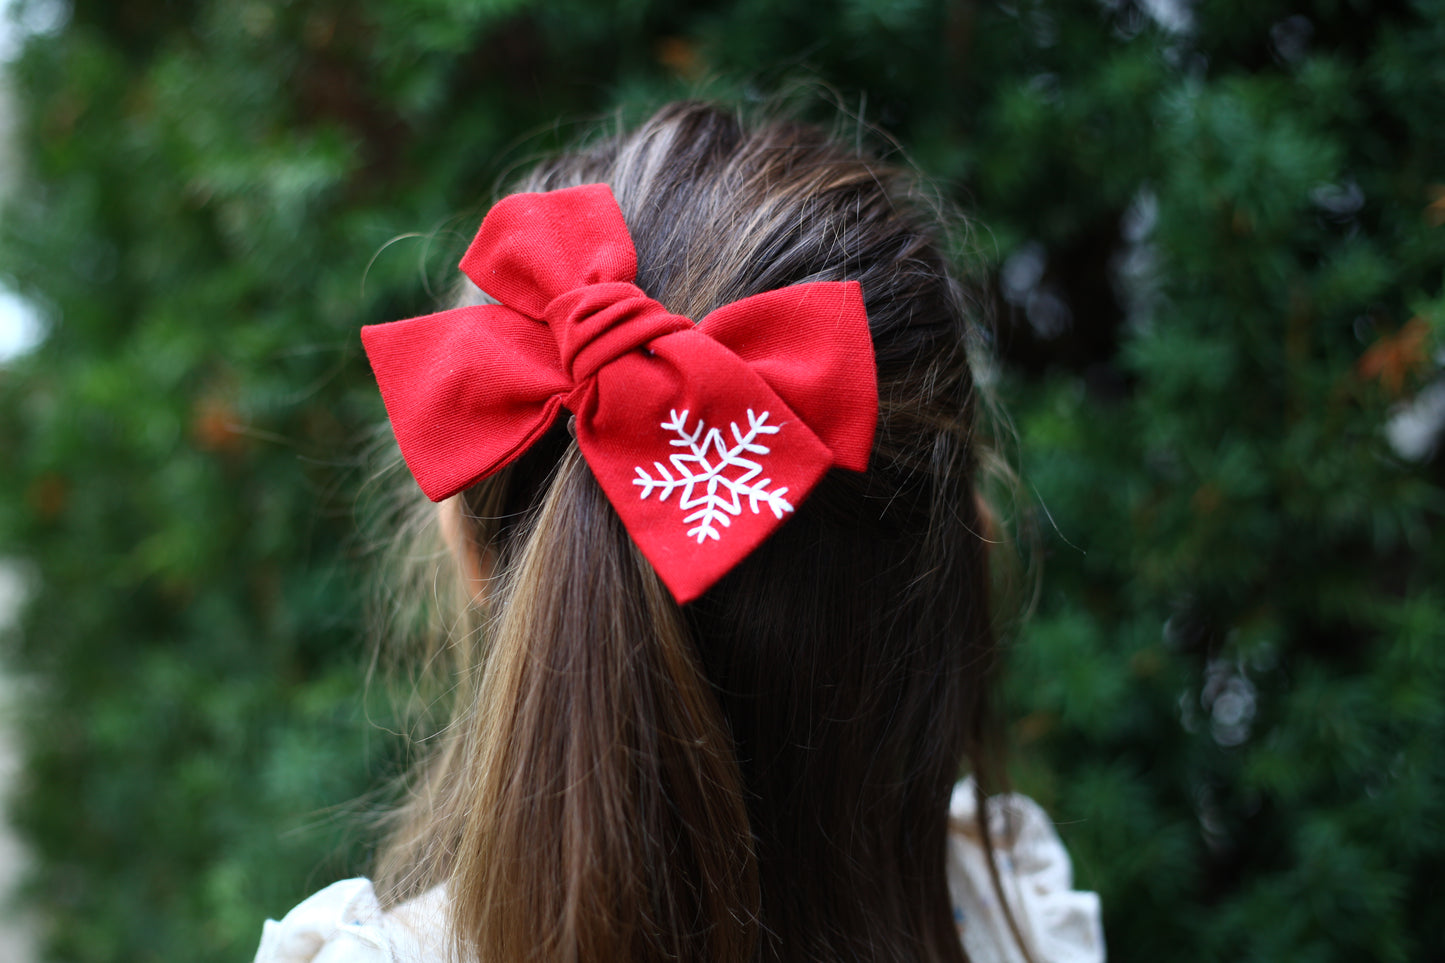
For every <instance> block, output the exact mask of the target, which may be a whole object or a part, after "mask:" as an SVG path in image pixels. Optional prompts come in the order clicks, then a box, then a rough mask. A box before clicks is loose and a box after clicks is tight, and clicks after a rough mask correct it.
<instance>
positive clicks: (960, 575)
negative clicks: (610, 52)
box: [383, 104, 995, 960]
mask: <svg viewBox="0 0 1445 963" xmlns="http://www.w3.org/2000/svg"><path fill="white" fill-rule="evenodd" d="M596 182H602V183H606V184H608V185H610V187H611V189H612V193H613V195H614V196H615V197H616V200H617V203H618V205H619V206H620V208H621V210H622V213H623V216H624V218H625V220H626V222H627V228H628V231H629V233H630V234H631V237H632V241H633V244H634V246H635V247H636V250H637V265H638V271H637V284H638V286H639V287H641V288H642V289H643V290H644V291H645V292H646V293H647V294H648V295H649V296H651V297H652V298H654V299H656V300H657V301H660V302H661V303H662V304H664V305H665V306H666V307H667V308H668V309H669V310H670V311H672V312H674V313H676V314H680V315H685V316H687V317H690V318H702V317H703V316H705V315H707V314H708V313H709V312H710V311H712V310H714V309H715V308H718V307H720V306H722V305H724V304H728V303H731V302H734V301H737V300H739V299H741V298H745V297H748V296H750V295H754V294H759V293H761V292H765V291H770V290H774V289H777V288H782V287H785V286H788V285H792V284H798V283H802V282H808V281H845V280H847V281H858V282H860V283H861V285H862V290H863V295H864V299H865V303H866V307H867V313H868V323H869V327H870V330H871V333H872V338H873V346H874V353H875V356H876V362H877V375H878V391H879V421H878V430H877V435H876V440H875V443H874V449H873V453H872V458H871V461H870V467H869V469H868V471H867V472H866V473H854V472H848V471H837V470H835V471H833V472H831V473H829V475H828V476H826V477H825V478H824V480H823V481H822V482H821V483H820V484H819V485H818V487H817V488H816V489H815V490H814V491H813V492H812V494H811V495H810V496H809V497H808V499H807V500H806V501H804V502H803V503H802V504H800V505H798V506H797V510H796V512H795V513H794V514H793V516H792V517H791V518H790V519H789V520H788V521H787V523H786V524H784V525H783V526H782V527H781V528H780V529H778V530H777V531H776V532H775V533H774V534H773V535H772V536H771V537H770V538H769V539H768V540H767V541H765V542H764V543H763V544H762V545H761V546H760V547H759V548H758V549H756V550H755V551H754V552H753V553H752V554H751V555H749V556H748V557H747V558H746V559H745V560H744V561H743V562H742V563H741V564H739V565H738V566H737V567H736V568H734V569H733V570H732V571H731V572H730V573H729V574H728V575H726V576H725V577H723V578H722V580H721V581H719V582H717V583H716V584H715V585H714V586H713V587H712V588H711V589H710V590H708V591H707V592H706V594H704V595H703V596H702V597H701V598H699V599H698V600H697V601H695V602H693V603H691V604H689V605H687V606H679V605H678V604H677V603H676V602H675V601H674V599H673V597H672V595H671V594H670V593H669V592H668V591H667V589H666V588H665V587H664V586H663V584H662V583H661V582H660V581H659V579H658V577H657V575H656V574H655V573H654V571H653V570H652V568H651V566H650V565H649V564H648V562H647V560H646V559H645V558H643V556H642V555H641V554H640V552H639V551H638V550H637V548H636V547H635V546H634V544H633V543H632V541H631V539H630V538H629V536H628V534H627V532H626V530H624V528H623V527H622V525H621V523H620V522H619V520H618V517H617V514H616V512H615V511H614V510H613V508H612V506H611V505H610V504H609V502H608V500H607V498H606V497H605V496H604V494H603V492H602V491H601V489H600V488H599V486H598V484H597V482H596V481H595V479H594V478H593V476H592V474H591V472H590V470H589V468H588V466H587V464H586V462H584V461H583V460H582V458H581V457H580V456H579V454H578V451H577V449H576V445H575V442H574V440H573V438H572V436H571V435H570V434H569V431H568V429H567V427H566V425H565V422H559V424H558V427H556V428H554V429H552V430H551V431H550V432H549V433H548V434H547V435H546V436H545V437H543V438H542V439H541V440H540V441H539V442H538V443H537V444H535V445H534V446H533V447H532V448H531V449H530V450H529V451H528V452H527V453H526V454H525V455H524V456H522V457H521V458H520V459H518V460H517V461H515V462H513V463H512V464H511V465H510V466H509V467H507V468H506V469H504V470H503V471H502V472H500V473H499V474H497V475H494V476H492V477H490V478H488V479H486V480H484V481H482V482H480V483H478V484H476V485H474V486H472V487H471V488H469V489H468V490H466V491H465V492H463V493H462V494H460V495H458V496H456V498H455V499H454V503H453V504H451V505H449V506H447V507H446V508H445V509H444V510H446V511H448V512H451V513H452V514H451V515H450V518H449V523H450V524H451V525H452V532H453V538H452V541H453V542H454V543H455V544H456V545H457V546H458V554H459V556H460V557H459V560H458V561H459V565H460V566H461V567H462V568H463V569H464V570H469V571H470V572H471V573H472V574H473V576H474V577H475V576H476V575H477V574H478V573H483V574H485V576H486V579H485V581H486V588H485V591H484V592H483V597H484V598H483V600H482V601H481V602H480V603H479V604H480V606H481V608H482V609H483V615H484V618H483V620H482V622H483V627H482V628H481V630H480V631H479V632H477V633H476V634H475V636H474V637H469V638H468V639H466V640H459V641H458V642H457V643H456V644H455V646H454V647H455V648H456V651H457V654H458V658H457V660H456V665H455V666H454V668H453V671H454V672H455V673H456V674H457V676H458V678H457V679H456V680H455V685H456V689H455V693H456V695H455V699H456V702H455V714H454V721H453V723H452V724H451V725H450V726H449V727H448V728H447V729H446V730H445V731H444V732H443V734H442V735H441V736H439V737H438V741H439V747H438V749H437V751H436V752H435V754H434V756H433V758H432V760H431V762H430V763H429V768H428V769H427V770H426V775H425V777H424V778H423V779H422V781H421V782H420V784H419V786H418V788H417V790H416V793H415V795H414V796H413V797H412V800H411V801H410V802H409V804H408V805H407V807H406V808H405V809H404V810H403V813H402V815H401V819H400V821H399V823H398V829H397V831H396V834H395V836H394V838H393V841H392V846H391V848H390V850H389V852H388V853H387V854H386V856H385V858H384V861H383V863H384V865H383V869H384V871H386V873H387V874H388V875H389V876H390V878H391V881H392V883H393V886H394V887H395V889H394V895H395V896H396V897H398V898H399V897H402V896H405V895H407V894H408V893H412V892H415V891H417V890H418V889H420V888H424V887H427V886H431V885H435V884H438V883H445V884H446V885H447V886H448V895H449V898H450V901H451V903H450V905H451V907H452V915H453V919H452V923H453V925H454V927H455V936H456V939H457V945H458V948H459V949H460V950H461V951H462V952H463V953H464V954H466V955H469V956H472V957H475V958H479V959H483V960H502V959H507V960H511V959H532V958H553V957H556V958H563V957H566V958H577V959H599V960H622V959H626V960H653V959H657V960H661V959H689V960H691V959H695V960H748V959H755V958H757V959H814V958H816V959H860V960H861V959H959V958H961V950H960V949H959V947H958V940H957V934H956V930H955V927H954V922H953V920H952V918H951V912H950V908H949V907H950V904H949V899H948V893H947V888H946V880H945V877H944V852H945V838H946V821H947V806H948V800H949V795H950V791H951V788H952V786H953V784H954V781H955V780H956V779H957V778H958V776H959V774H960V770H961V769H962V768H963V767H965V766H971V767H972V768H973V769H974V770H975V771H979V770H983V772H982V774H983V775H984V776H985V777H987V776H989V775H991V772H990V771H989V769H990V766H991V755H990V746H989V740H988V730H987V720H988V695H989V692H990V689H991V685H992V674H993V666H994V662H995V659H994V640H993V634H992V628H991V619H990V615H989V606H988V595H989V587H988V582H989V580H988V576H987V571H986V562H987V552H986V544H985V538H984V534H983V533H984V522H983V520H982V519H981V517H980V513H979V510H978V507H977V506H978V504H979V502H978V499H977V496H976V493H975V484H976V480H977V475H978V466H979V460H980V459H979V455H980V453H979V451H978V448H977V441H976V438H975V419H976V409H977V407H978V401H977V399H976V397H975V392H974V386H973V383H972V379H971V377H970V368H969V364H968V358H967V356H966V351H965V348H966V343H967V342H968V341H969V337H968V325H969V318H968V317H967V314H966V312H967V303H966V302H965V300H964V299H963V297H962V295H961V292H960V289H959V286H958V285H957V284H956V283H955V282H954V281H953V280H952V279H951V278H950V275H949V272H948V269H947V267H946V264H945V258H944V254H943V252H942V251H941V249H940V242H941V238H940V236H939V227H938V224H937V218H936V216H935V215H934V214H933V213H932V211H931V209H930V207H929V206H928V205H927V204H925V203H923V202H922V201H921V199H920V197H919V195H918V193H917V190H916V188H915V186H914V185H913V183H912V182H911V181H910V179H909V178H908V177H907V176H906V175H905V174H904V173H902V172H900V171H899V170H896V169H894V168H892V167H890V166H888V165H886V164H883V163H880V162H878V161H875V160H873V159H870V158H868V157H866V156H860V154H859V153H857V152H856V151H855V150H853V149H850V148H845V147H842V146H840V145H839V144H837V143H835V142H834V141H832V140H830V139H829V138H828V137H827V136H825V135H824V134H823V133H821V132H819V131H817V130H814V129H813V128H810V127H807V126H802V125H799V124H794V123H786V122H770V123H761V124H756V125H749V124H746V123H743V122H741V121H740V120H739V119H738V118H737V117H736V116H734V115H732V114H730V113H727V112H724V111H721V110H718V109H716V108H712V107H708V106H703V105H698V104H679V105H674V106H671V107H668V108H665V109H663V110H662V111H660V112H659V113H658V114H656V115H655V116H654V117H653V118H652V119H650V120H649V121H647V122H646V123H645V124H643V125H642V126H641V127H640V128H638V129H637V130H636V131H634V132H632V133H627V134H623V135H621V136H618V137H615V138H612V139H608V140H606V141H603V142H601V143H598V144H595V145H592V146H589V147H586V148H584V149H581V150H579V151H577V152H575V153H572V154H568V155H566V156H563V157H561V158H559V159H557V160H554V161H551V162H549V163H545V164H543V165H542V166H540V167H539V168H537V169H536V170H535V171H533V172H532V173H531V174H530V175H528V176H527V177H525V178H523V179H522V181H521V182H520V183H519V184H517V185H516V189H517V190H519V191H551V190H557V189H560V188H566V187H573V186H577V185H581V184H587V183H596ZM464 300H469V301H471V302H477V301H480V300H481V295H480V293H479V292H477V291H476V290H475V289H470V290H469V291H468V292H467V294H466V295H465V296H464Z"/></svg>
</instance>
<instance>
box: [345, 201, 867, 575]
mask: <svg viewBox="0 0 1445 963" xmlns="http://www.w3.org/2000/svg"><path fill="white" fill-rule="evenodd" d="M461 268H462V271H464V272H465V273H466V275H467V277H469V278H471V279H472V280H473V281H474V282H476V284H477V286H478V287H480V288H481V289H482V290H483V291H486V292H487V293H488V294H489V295H491V296H492V297H493V298H495V299H496V300H497V301H500V302H501V303H500V304H488V305H480V306H474V307H464V308H455V309H453V310H450V311H442V312H439V313H437V314H429V315H426V316H425V317H420V318H412V319H410V320H407V321H396V322H392V323H390V324H377V325H371V326H368V327H365V328H362V330H361V338H362V342H363V343H364V344H365V346H366V353H367V355H368V357H370V359H371V366H372V370H373V371H374V372H375V374H376V380H377V384H378V385H379V386H380V387H381V397H382V400H383V401H384V402H385V404H386V410H387V413H388V414H389V415H390V416H391V425H392V430H393V431H395V432H396V440H397V442H398V443H399V444H400V446H401V452H402V455H403V456H404V457H405V458H406V463H407V465H408V467H410V468H411V472H412V474H413V475H415V476H416V480H417V482H418V483H419V484H420V485H421V487H422V491H424V492H426V494H427V497H429V498H430V499H431V500H432V501H441V500H442V499H443V498H447V497H448V496H450V495H453V494H455V493H457V492H459V491H461V490H462V489H464V488H466V487H467V486H469V485H471V484H473V483H474V482H477V481H479V480H481V479H482V478H485V477H487V476H488V475H490V474H492V473H493V472H495V471H497V470H498V469H500V468H502V467H503V466H504V465H506V464H508V463H509V462H511V461H512V460H513V459H514V458H516V457H517V456H518V455H520V454H521V453H522V452H523V451H525V450H526V449H527V447H528V446H530V445H531V444H532V443H533V442H535V441H536V440H537V439H538V438H539V437H541V435H542V434H543V433H544V432H546V431H547V429H548V428H550V427H551V426H552V424H553V422H554V421H556V419H557V415H558V413H559V411H560V410H561V409H562V408H564V407H565V408H567V409H568V410H570V411H571V412H572V413H573V415H575V416H576V420H577V444H578V446H579V447H580V448H581V451H582V455H583V457H585V458H586V459H587V464H588V465H589V466H590V467H591V469H592V473H593V474H594V475H595V476H596V478H597V481H598V483H599V484H600V485H601V486H602V490H603V491H604V492H606V494H607V497H608V499H609V500H610V501H611V502H612V505H613V506H614V507H615V508H616V509H617V514H618V515H619V516H620V517H621V518H622V522H623V524H624V525H625V526H626V527H627V531H628V532H629V533H630V534H631V535H632V538H633V540H634V541H635V542H636V543H637V546H638V548H640V549H641V550H642V553H643V554H644V555H646V556H647V558H648V560H649V561H650V562H651V563H652V565H653V567H654V568H655V569H656V570H657V573H658V575H659V576H661V578H662V580H663V582H665V583H666V584H667V587H668V588H669V589H670V590H671V591H672V594H673V596H674V597H675V598H676V599H677V600H678V602H679V603H686V602H690V601H692V600H693V599H695V598H697V597H698V596H699V595H701V594H702V593H703V592H704V591H706V590H707V589H708V587H709V586H711V585H712V584H713V583H714V582H715V581H717V580H718V579H719V578H721V577H722V576H723V575H724V574H726V573H727V572H728V570H729V569H731V568H732V567H733V566H734V565H736V564H737V563H738V562H739V561H741V560H742V559H743V558H745V557H746V556H747V554H748V553H749V552H750V551H752V550H753V549H754V548H755V547H756V546H757V545H758V544H759V543H761V542H762V541H763V539H765V538H767V537H768V535H769V534H770V533H771V532H772V531H773V529H775V528H776V527H777V526H778V525H780V524H782V522H783V520H784V519H785V518H786V517H787V515H788V514H789V513H790V512H792V511H793V509H794V507H795V506H796V505H797V504H799V503H800V502H801V501H802V499H803V498H804V497H805V496H806V495H807V494H808V492H809V491H811V490H812V488H813V486H814V485H816V484H817V482H818V480H819V479H820V478H821V477H822V476H823V474H824V473H825V472H826V471H827V470H828V469H829V468H831V467H833V466H834V465H837V466H839V467H842V468H849V469H852V470H854V471H863V470H864V469H865V468H867V466H868V454H869V451H870V449H871V448H872V445H873V430H874V427H875V425H876V423H877V420H878V386H877V374H876V372H875V370H874V362H873V343H872V339H871V338H870V336H869V333H868V316H867V313H866V312H865V310H864V307H863V296H862V292H861V290H860V289H859V286H858V284H857V282H855V281H849V282H815V283H810V284H798V285H793V286H791V287H786V288H780V289H778V290H776V291H767V292H765V293H763V294H758V295H754V296H753V297H748V298H743V299H742V300H741V301H735V302H733V303H732V304H728V305H724V306H723V307H721V308H718V309H717V310H716V311H713V312H712V313H711V314H709V315H708V316H707V317H705V318H703V319H702V320H701V321H700V322H698V323H696V324H694V323H693V322H692V321H690V320H689V319H687V318H684V317H680V316H679V315H675V314H672V313H670V312H669V311H668V310H667V309H666V308H665V307H663V306H662V305H661V304H659V303H658V302H656V301H654V300H652V299H651V298H649V297H648V296H647V295H646V294H645V293H643V291H642V290H641V289H640V288H638V287H637V286H636V285H635V284H633V281H634V279H635V278H636V276H637V254H636V251H635V250H634V249H633V246H632V238H631V236H630V235H629V234H628V233H627V225H626V223H625V222H624V221H623V219H622V211H621V210H620V209H619V208H618V206H617V201H616V200H615V199H614V198H613V196H612V191H611V189H610V188H608V187H607V185H605V184H589V185H585V186H583V187H574V188H568V189H566V190H559V191H551V192H548V193H545V194H514V195H512V196H510V197H507V198H504V199H503V200H502V201H501V202H500V203H498V204H497V205H496V206H495V207H494V208H492V210H491V212H490V213H489V214H487V217H486V219H485V220H484V221H483V222H482V227H481V230H479V231H478V232H477V236H476V239H475V240H473V241H472V244H471V247H469V248H468V249H467V253H466V256H465V257H463V258H462V263H461Z"/></svg>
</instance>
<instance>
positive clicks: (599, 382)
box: [567, 329, 835, 604]
mask: <svg viewBox="0 0 1445 963" xmlns="http://www.w3.org/2000/svg"><path fill="white" fill-rule="evenodd" d="M648 348H649V352H650V353H649V352H640V351H639V352H632V353H630V354H627V355H625V356H623V357H621V358H618V359H617V360H616V361H614V362H612V363H611V364H609V365H608V366H607V367H605V368H603V369H602V370H601V371H599V372H598V374H597V376H596V377H595V378H593V379H590V380H589V381H587V382H584V383H583V384H582V385H581V386H579V388H578V391H577V392H576V393H575V394H574V396H573V397H571V398H569V399H568V401H567V406H568V407H569V408H571V409H572V411H573V412H575V413H576V415H577V442H578V445H579V446H580V447H581V449H582V454H583V456H584V457H585V458H586V459H587V463H588V465H589V466H590V467H591V469H592V473H593V475H594V476H595V477H596V478H597V481H598V483H599V484H600V485H601V486H602V489H603V491H604V492H606V494H607V497H608V500H609V501H610V502H611V503H612V505H613V507H614V508H615V509H616V510H617V514H618V515H619V516H620V517H621V519H622V523H623V524H624V525H625V526H626V528H627V531H628V534H630V535H631V536H632V540H633V541H634V542H636V544H637V547H638V548H639V549H641V551H642V553H643V555H645V556H646V557H647V559H648V561H649V562H651V563H652V566H653V568H654V569H655V570H656V571H657V574H658V576H659V577H661V579H662V581H663V582H664V583H665V584H666V585H667V587H668V589H669V590H671V592H672V594H673V596H674V597H675V598H676V599H677V601H678V602H679V603H681V604H685V603H687V602H690V601H692V600H693V599H695V598H697V597H698V596H699V595H701V594H702V593H703V592H705V591H706V590H707V589H708V588H709V587H711V586H712V585H713V583H714V582H716V581H717V580H718V579H720V578H722V576H723V575H725V574H726V573H727V572H728V571H729V570H730V569H732V568H733V566H735V565H736V564H738V563H739V562H740V561H742V560H743V559H744V558H745V557H746V556H747V555H748V554H749V553H750V552H751V551H752V550H753V549H754V548H756V547H757V546H758V545H759V544H760V543H761V542H762V541H763V540H764V539H766V538H767V537H768V536H769V535H771V534H772V532H773V531H774V530H776V529H777V528H778V527H779V526H780V525H782V524H783V523H785V522H786V521H787V519H788V517H789V516H791V515H792V514H793V512H794V510H795V509H796V508H797V506H798V505H800V504H801V503H802V501H803V499H804V498H806V497H807V495H808V493H809V492H810V491H812V490H813V488H814V486H815V485H816V484H817V483H818V481H819V479H821V478H822V476H823V475H824V474H825V473H826V472H827V470H828V469H829V468H830V467H831V466H832V465H833V464H834V463H835V458H834V453H833V452H832V451H831V450H830V449H829V448H828V446H827V445H825V444H823V442H822V441H821V440H819V438H818V436H817V435H816V434H815V433H814V432H813V431H812V430H811V428H810V427H809V425H808V424H806V423H805V422H804V420H803V419H802V418H800V417H799V416H798V414H797V413H796V412H794V411H793V409H792V408H791V407H789V405H788V404H787V403H786V402H785V401H784V400H783V399H782V398H781V397H780V396H779V394H778V393H777V392H775V391H774V390H773V389H772V388H770V387H769V386H768V384H767V383H766V382H765V381H764V380H763V379H762V378H760V377H759V376H758V375H757V374H756V373H754V372H753V371H752V369H751V368H750V367H749V366H748V365H746V364H744V363H743V362H742V361H741V360H740V359H739V358H738V357H737V355H735V354H733V353H732V352H731V351H729V350H727V349H726V348H724V347H722V346H721V345H719V344H718V343H717V342H715V341H713V340H712V339H711V338H709V337H707V336H705V335H702V334H699V333H698V332H697V331H696V330H695V329H689V330H686V331H682V332H678V333H675V334H671V335H667V336H665V337H661V338H658V339H656V340H654V341H652V342H651V343H650V344H649V346H648Z"/></svg>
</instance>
